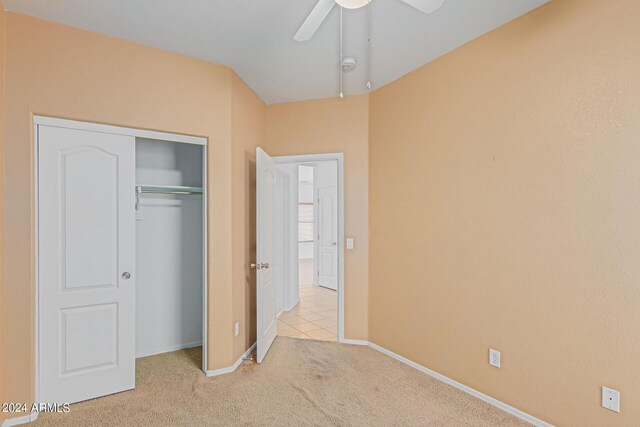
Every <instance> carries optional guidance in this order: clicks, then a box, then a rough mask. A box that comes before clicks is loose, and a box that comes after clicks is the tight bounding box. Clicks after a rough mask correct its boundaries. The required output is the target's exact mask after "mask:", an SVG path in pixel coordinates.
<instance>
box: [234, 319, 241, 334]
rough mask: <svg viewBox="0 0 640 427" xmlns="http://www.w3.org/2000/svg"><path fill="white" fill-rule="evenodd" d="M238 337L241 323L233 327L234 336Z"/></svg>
mask: <svg viewBox="0 0 640 427" xmlns="http://www.w3.org/2000/svg"><path fill="white" fill-rule="evenodd" d="M238 335H240V322H236V324H235V325H233V336H235V337H237V336H238Z"/></svg>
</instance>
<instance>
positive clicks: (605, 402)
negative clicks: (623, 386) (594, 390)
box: [602, 387, 620, 412]
mask: <svg viewBox="0 0 640 427" xmlns="http://www.w3.org/2000/svg"><path fill="white" fill-rule="evenodd" d="M602 407H603V408H607V409H610V410H612V411H615V412H620V392H619V391H618V390H614V389H612V388H607V387H602Z"/></svg>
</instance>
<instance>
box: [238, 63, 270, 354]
mask: <svg viewBox="0 0 640 427" xmlns="http://www.w3.org/2000/svg"><path fill="white" fill-rule="evenodd" d="M232 89H233V94H232V98H231V103H232V105H231V111H232V119H231V139H232V141H233V145H232V154H231V155H232V166H231V172H232V174H231V178H232V184H233V190H232V193H233V207H232V209H233V218H232V224H233V254H232V257H233V266H232V268H233V272H232V274H233V322H239V323H240V334H239V335H238V337H236V338H235V339H234V346H233V355H234V358H235V359H237V358H239V357H240V356H242V354H243V353H244V352H245V351H246V350H247V349H248V348H249V347H250V346H251V345H252V344H253V343H254V342H255V341H256V275H255V270H252V269H251V268H250V267H249V265H250V264H251V263H252V262H255V251H256V191H255V188H256V147H258V146H262V145H264V140H265V136H266V112H267V110H266V106H265V104H264V103H263V102H262V101H261V100H260V98H258V96H257V95H256V94H255V93H253V91H252V90H251V89H250V88H249V87H248V86H247V85H245V84H244V83H243V82H242V80H240V78H239V77H237V76H234V77H233V78H232Z"/></svg>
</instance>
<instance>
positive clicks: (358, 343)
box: [340, 338, 369, 345]
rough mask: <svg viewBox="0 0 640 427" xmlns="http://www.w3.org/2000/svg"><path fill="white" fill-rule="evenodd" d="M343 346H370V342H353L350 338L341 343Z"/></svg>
mask: <svg viewBox="0 0 640 427" xmlns="http://www.w3.org/2000/svg"><path fill="white" fill-rule="evenodd" d="M340 343H341V344H351V345H369V341H363V340H352V339H349V338H345V339H343V340H342V341H340Z"/></svg>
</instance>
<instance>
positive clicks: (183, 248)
mask: <svg viewBox="0 0 640 427" xmlns="http://www.w3.org/2000/svg"><path fill="white" fill-rule="evenodd" d="M203 152H204V147H203V146H201V145H195V144H186V143H175V142H168V141H158V140H151V139H145V138H136V187H135V192H136V212H135V215H136V271H137V280H136V295H135V300H136V303H135V305H136V311H135V312H136V316H135V318H136V320H135V321H136V344H135V345H136V357H144V356H150V355H153V354H158V353H164V352H169V351H174V350H178V349H182V348H189V347H196V346H201V345H202V334H203V316H202V313H203V301H204V289H203V282H204V280H203V279H204V270H203V262H204V253H205V248H204V215H203V158H204V156H203ZM132 190H133V189H132Z"/></svg>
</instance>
